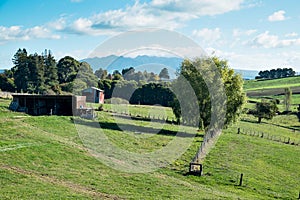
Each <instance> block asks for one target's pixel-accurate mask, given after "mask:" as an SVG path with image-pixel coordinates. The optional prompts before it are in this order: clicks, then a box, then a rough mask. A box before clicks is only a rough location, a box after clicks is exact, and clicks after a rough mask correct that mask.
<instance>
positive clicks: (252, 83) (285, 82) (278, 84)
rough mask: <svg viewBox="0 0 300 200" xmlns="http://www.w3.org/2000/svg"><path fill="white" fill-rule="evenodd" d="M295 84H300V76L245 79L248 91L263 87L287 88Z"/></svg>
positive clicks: (245, 87) (245, 86)
mask: <svg viewBox="0 0 300 200" xmlns="http://www.w3.org/2000/svg"><path fill="white" fill-rule="evenodd" d="M294 86H300V76H296V77H289V78H281V79H273V80H262V81H258V80H248V81H245V84H244V89H245V90H246V91H247V90H258V89H263V88H285V87H294Z"/></svg>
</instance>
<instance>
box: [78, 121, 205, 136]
mask: <svg viewBox="0 0 300 200" xmlns="http://www.w3.org/2000/svg"><path fill="white" fill-rule="evenodd" d="M74 122H75V123H76V124H78V125H84V126H88V127H92V128H101V129H106V130H115V131H120V132H124V131H130V132H134V133H136V134H153V135H155V134H157V135H166V136H172V137H174V136H177V137H183V138H187V137H203V134H202V133H201V134H199V133H195V134H191V133H186V132H178V131H172V130H167V129H157V128H153V127H144V126H137V125H132V124H124V123H118V124H117V123H114V122H96V121H87V120H83V119H76V120H74ZM120 127H122V129H121V128H120Z"/></svg>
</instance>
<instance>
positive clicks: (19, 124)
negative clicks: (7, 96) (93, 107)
mask: <svg viewBox="0 0 300 200" xmlns="http://www.w3.org/2000/svg"><path fill="white" fill-rule="evenodd" d="M8 104H9V101H8V100H2V99H0V127H1V129H0V130H1V131H0V138H1V139H0V156H1V159H0V199H274V198H277V199H296V198H297V197H298V193H299V189H300V171H299V166H300V160H299V156H300V147H299V146H292V145H286V144H281V143H277V142H273V141H269V140H265V139H261V138H257V137H250V136H246V135H238V134H236V131H237V127H240V126H245V127H251V128H256V127H258V126H255V125H257V124H255V123H253V122H247V121H241V122H240V123H238V124H236V125H235V126H232V127H230V128H229V129H227V130H225V131H224V133H223V135H222V136H221V137H220V139H219V141H218V143H217V145H216V146H215V147H214V148H213V149H212V151H211V152H210V153H209V154H208V156H207V157H206V159H205V161H204V163H203V167H204V176H201V177H197V176H186V175H185V173H186V172H187V171H188V165H189V162H190V161H191V160H192V158H193V156H194V154H195V152H196V151H197V148H198V147H199V145H200V143H201V141H202V133H201V132H197V131H196V130H195V129H193V128H191V127H184V131H185V132H186V134H187V135H189V134H193V133H197V137H195V138H194V139H193V143H192V144H191V146H190V147H189V148H188V149H187V151H186V152H185V153H184V154H183V155H182V156H180V157H179V158H178V159H177V160H176V161H174V162H173V163H171V164H170V165H167V166H166V167H164V168H161V169H159V170H157V171H155V172H151V173H138V174H134V173H125V172H121V171H117V170H114V169H112V168H109V167H107V166H106V165H105V164H103V163H102V162H101V161H99V160H97V159H95V157H94V156H92V155H91V154H90V153H89V151H88V150H87V149H86V148H85V146H84V145H83V144H82V142H81V140H80V137H79V135H78V133H77V131H76V128H75V126H74V123H73V122H72V118H71V117H67V116H38V117H34V116H29V115H26V114H23V113H14V112H11V111H9V110H8V109H7V106H8ZM105 108H106V109H112V108H109V105H106V107H105ZM151 109H152V111H149V110H151ZM153 110H154V111H153ZM158 110H159V109H155V108H153V107H147V106H136V107H134V106H133V108H132V112H136V113H137V114H140V115H143V114H147V113H149V112H154V113H158V112H160V111H158ZM166 113H167V115H170V116H171V114H170V110H167V111H166ZM279 117H280V116H278V117H275V118H274V119H273V120H272V121H271V122H268V123H270V124H269V125H268V126H269V127H267V126H261V127H260V128H261V130H263V131H268V130H269V129H270V127H272V132H274V133H275V132H276V133H278V134H283V135H286V134H290V136H291V137H292V136H293V137H295V138H299V135H296V134H294V133H293V132H290V129H288V128H285V127H280V126H279V125H284V124H285V123H287V122H288V124H287V126H289V127H290V126H295V127H298V125H299V122H298V121H297V120H296V119H295V118H293V117H291V118H289V119H281V118H279ZM248 120H255V119H252V118H250V119H248ZM97 121H98V122H99V123H100V124H101V127H102V129H103V131H104V133H105V135H106V136H107V137H108V138H109V139H110V141H112V142H113V143H114V144H115V145H117V146H118V147H119V148H122V149H126V150H128V151H131V152H150V151H153V150H156V149H160V148H161V147H163V146H165V145H167V144H168V143H169V142H170V141H172V140H173V139H174V137H175V136H174V133H175V132H177V130H178V126H177V125H170V124H161V123H157V122H147V121H139V120H130V119H128V118H122V117H117V116H113V114H112V113H107V112H98V119H97ZM88 122H90V121H87V123H86V124H82V125H80V126H82V128H83V129H86V130H88V129H91V128H93V127H91V126H89V125H88V124H89V123H88ZM98 122H93V123H98ZM117 122H118V124H124V125H126V126H127V127H130V128H128V129H126V130H125V131H121V130H120V129H119V128H118V126H117V124H116V123H117ZM263 122H265V121H263ZM265 123H267V122H265ZM271 124H274V125H271ZM276 125H278V126H276ZM252 126H253V127H252ZM156 129H160V131H159V133H158V134H155V135H153V130H156ZM137 131H138V132H140V133H143V134H141V135H137V134H136V132H137ZM147 133H149V134H152V135H151V137H148V136H146V137H144V135H147ZM293 134H294V135H293ZM241 173H243V174H244V180H243V186H237V185H238V177H239V175H240V174H241Z"/></svg>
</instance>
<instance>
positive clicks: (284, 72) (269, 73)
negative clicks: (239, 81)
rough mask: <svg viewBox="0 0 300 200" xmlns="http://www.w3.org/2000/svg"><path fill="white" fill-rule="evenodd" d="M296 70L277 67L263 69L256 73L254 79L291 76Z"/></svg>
mask: <svg viewBox="0 0 300 200" xmlns="http://www.w3.org/2000/svg"><path fill="white" fill-rule="evenodd" d="M295 75H296V72H295V71H294V70H293V69H292V68H277V69H271V70H264V71H260V72H259V73H258V76H256V77H255V79H276V78H286V77H293V76H295Z"/></svg>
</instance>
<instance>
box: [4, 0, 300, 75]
mask: <svg viewBox="0 0 300 200" xmlns="http://www.w3.org/2000/svg"><path fill="white" fill-rule="evenodd" d="M299 10H300V4H299V3H298V2H297V1H296V0H261V1H259V0H190V1H184V0H139V1H137V0H114V1H107V0H26V1H20V0H0V69H7V68H11V67H12V66H13V63H12V58H13V55H14V54H15V53H16V51H17V50H18V49H19V48H26V50H27V52H28V53H32V54H33V53H39V54H40V53H42V52H43V51H44V50H45V49H50V50H51V52H52V53H53V54H54V56H55V58H56V59H57V60H59V59H60V58H62V57H63V56H66V55H69V56H72V57H74V58H76V59H78V60H81V59H84V58H87V57H89V56H90V55H91V54H92V52H93V51H94V50H95V49H96V48H97V47H98V46H99V45H101V44H102V43H105V42H106V41H108V40H110V39H111V38H114V37H116V36H117V35H119V34H122V33H126V32H127V31H132V30H140V29H143V30H145V29H146V30H147V29H150V28H155V29H163V30H167V31H174V32H176V33H178V34H181V35H183V36H185V37H187V38H189V39H191V40H193V41H194V42H195V43H197V45H199V46H200V47H201V48H202V49H203V50H204V51H205V52H206V53H207V54H208V55H215V56H218V57H220V58H222V59H226V60H228V62H229V65H230V66H231V67H232V68H234V69H248V70H266V69H273V68H278V67H292V68H293V69H294V70H296V71H300V26H299V25H300V12H299ZM121 43H122V42H121ZM124 43H125V41H124ZM121 47H122V44H120V48H121ZM143 52H144V51H140V52H139V53H141V54H142V53H143ZM144 53H145V52H144ZM109 54H113V52H110V51H107V52H105V50H103V51H102V54H101V55H99V56H108V55H109ZM152 54H155V52H154V53H153V52H152Z"/></svg>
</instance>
